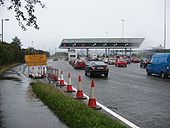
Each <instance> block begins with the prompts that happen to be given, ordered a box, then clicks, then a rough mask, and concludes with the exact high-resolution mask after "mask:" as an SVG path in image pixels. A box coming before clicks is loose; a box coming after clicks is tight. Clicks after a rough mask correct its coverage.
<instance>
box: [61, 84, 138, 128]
mask: <svg viewBox="0 0 170 128" xmlns="http://www.w3.org/2000/svg"><path fill="white" fill-rule="evenodd" d="M64 84H66V85H68V84H67V83H66V82H64ZM73 90H75V91H77V89H76V88H74V87H73ZM84 96H86V97H87V99H89V96H87V95H86V94H84ZM97 105H98V106H100V107H102V109H103V110H105V111H106V112H108V113H109V114H111V115H112V116H114V117H116V118H117V119H119V120H120V121H122V122H124V123H125V124H127V125H128V126H130V127H131V128H140V127H138V126H137V125H135V124H134V123H132V122H130V121H128V120H127V119H125V118H124V117H122V116H120V115H119V114H117V113H115V112H113V111H112V110H111V109H109V108H107V107H106V106H104V105H102V104H101V103H99V102H97Z"/></svg>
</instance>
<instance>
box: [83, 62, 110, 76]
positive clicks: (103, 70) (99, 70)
mask: <svg viewBox="0 0 170 128" xmlns="http://www.w3.org/2000/svg"><path fill="white" fill-rule="evenodd" d="M108 73H109V68H108V66H107V64H105V63H104V62H103V61H90V62H89V63H88V64H87V65H86V67H85V75H89V76H90V77H91V76H95V75H102V74H103V75H104V76H105V77H108Z"/></svg>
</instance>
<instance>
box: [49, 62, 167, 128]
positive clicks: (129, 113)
mask: <svg viewBox="0 0 170 128" xmlns="http://www.w3.org/2000/svg"><path fill="white" fill-rule="evenodd" d="M48 65H51V66H53V67H55V68H58V69H60V70H63V72H64V78H65V81H66V82H67V73H68V72H70V73H71V77H72V84H73V86H74V87H75V88H77V80H78V75H81V76H82V80H83V81H82V86H83V91H84V93H85V94H87V95H89V94H90V84H91V80H92V79H94V81H95V86H96V88H95V89H96V97H97V101H98V102H100V103H102V104H103V105H105V106H106V107H108V108H110V109H111V110H113V111H114V112H116V113H118V114H120V115H121V116H123V117H125V118H126V119H128V120H129V121H131V122H133V123H135V124H136V125H137V126H139V127H141V128H168V127H170V79H169V78H168V79H165V80H163V79H161V78H159V77H158V76H147V75H146V73H145V69H141V68H139V64H130V65H128V67H127V68H119V67H115V66H113V65H110V66H109V69H110V71H109V76H108V78H104V77H100V78H97V77H94V78H90V77H88V76H85V75H84V70H75V69H73V68H72V66H71V65H69V63H68V62H67V61H62V60H60V61H55V62H52V61H51V62H49V64H48Z"/></svg>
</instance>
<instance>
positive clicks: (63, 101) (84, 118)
mask: <svg viewBox="0 0 170 128" xmlns="http://www.w3.org/2000/svg"><path fill="white" fill-rule="evenodd" d="M31 85H32V90H33V92H34V93H35V94H36V96H37V97H38V98H39V99H41V101H42V102H43V103H44V104H45V105H47V106H48V107H49V108H50V109H51V110H52V111H53V112H54V113H55V114H56V115H57V117H58V118H59V119H60V120H62V121H63V122H64V123H65V124H66V125H67V126H69V127H70V128H125V126H123V125H122V124H120V123H119V122H118V121H116V120H113V119H111V118H110V117H108V116H106V115H104V114H102V113H99V112H96V111H95V110H93V109H91V108H89V107H88V106H87V105H85V104H84V103H81V102H79V101H78V100H75V99H73V98H72V97H70V96H67V95H65V94H64V93H63V92H61V91H59V90H58V89H56V88H55V87H54V86H52V85H49V84H44V83H41V82H33V83H31Z"/></svg>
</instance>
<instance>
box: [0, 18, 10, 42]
mask: <svg viewBox="0 0 170 128" xmlns="http://www.w3.org/2000/svg"><path fill="white" fill-rule="evenodd" d="M4 21H9V19H2V33H1V36H2V42H3V36H4V34H3V33H4V32H3V31H4V30H3V29H4Z"/></svg>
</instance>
